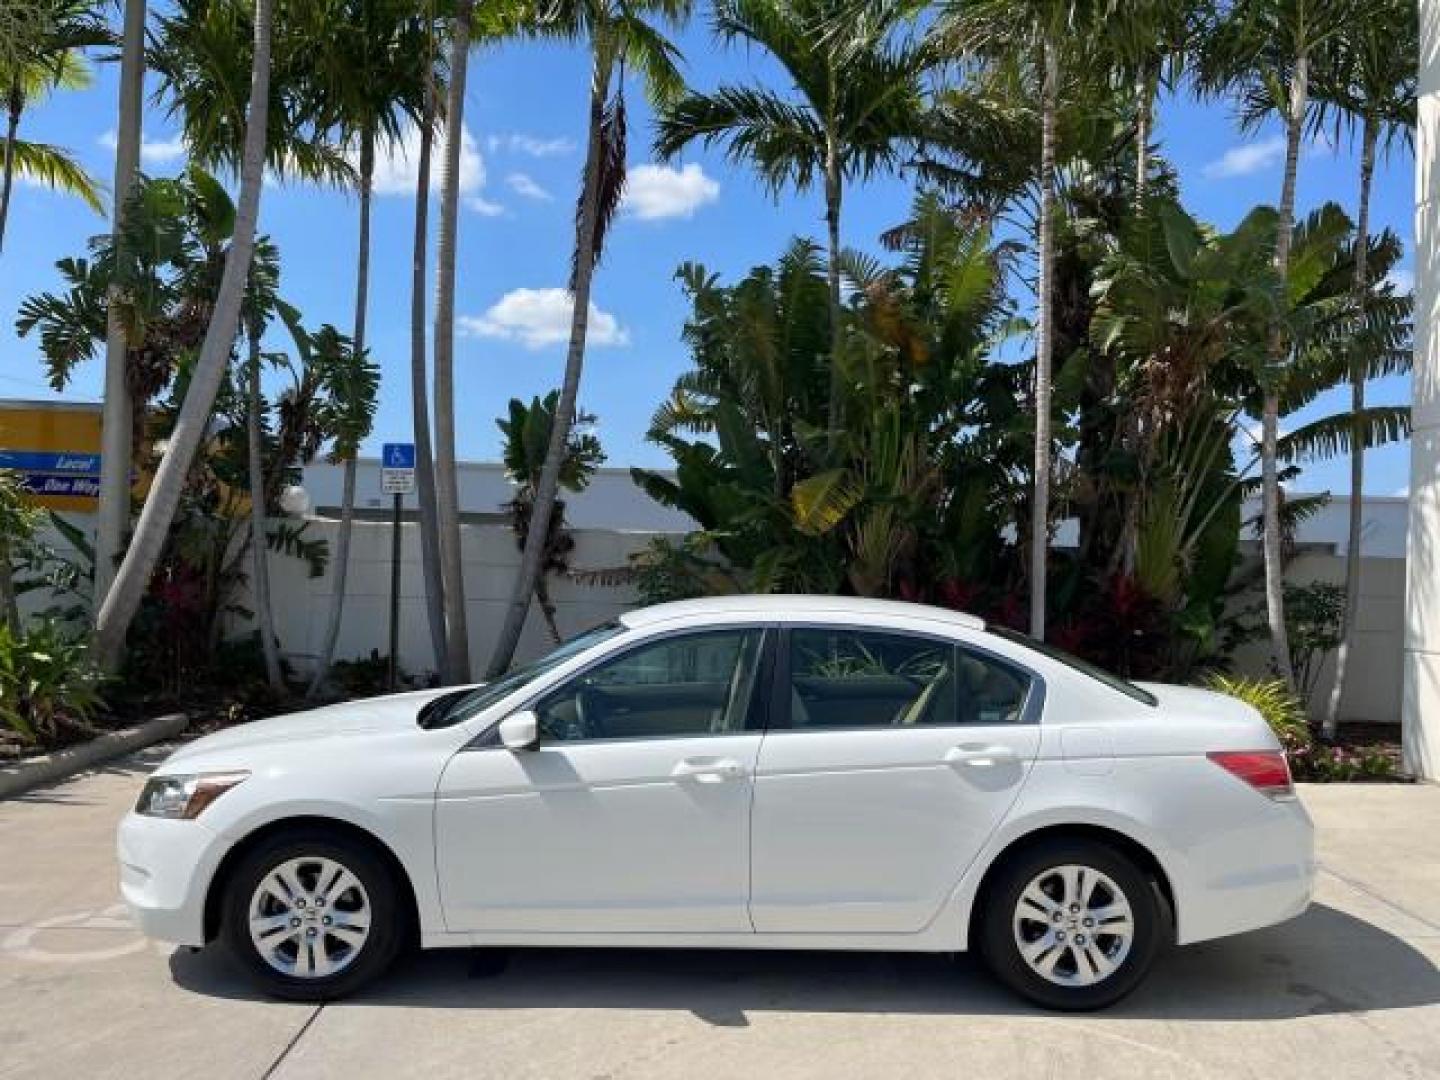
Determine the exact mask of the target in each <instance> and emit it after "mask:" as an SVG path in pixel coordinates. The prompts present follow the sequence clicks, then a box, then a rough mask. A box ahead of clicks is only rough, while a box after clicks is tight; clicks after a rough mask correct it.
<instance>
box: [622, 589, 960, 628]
mask: <svg viewBox="0 0 1440 1080" xmlns="http://www.w3.org/2000/svg"><path fill="white" fill-rule="evenodd" d="M732 616H733V617H735V618H742V619H783V620H787V621H804V620H805V619H810V618H823V619H824V620H825V621H827V622H830V621H844V620H846V619H855V620H856V621H857V622H861V623H863V622H865V621H866V620H868V619H874V618H880V617H888V618H900V619H923V620H924V621H926V622H932V623H943V624H945V625H948V626H955V627H961V628H963V629H966V630H984V629H985V620H983V619H980V618H977V617H975V616H974V615H968V614H966V613H965V612H963V611H951V610H949V609H948V608H939V607H931V606H930V605H928V604H908V603H904V602H903V601H899V600H872V599H869V598H867V597H862V596H807V595H783V594H775V593H747V594H741V595H736V596H707V597H702V598H700V599H696V600H676V601H673V602H671V603H668V604H656V605H654V606H653V607H645V608H637V609H636V610H634V611H627V612H625V613H624V614H623V615H621V616H620V622H621V623H622V624H624V625H625V626H627V627H629V628H630V629H632V630H634V629H639V628H640V627H644V626H653V625H655V624H656V623H662V622H673V621H676V620H683V619H690V618H702V619H715V618H727V617H732Z"/></svg>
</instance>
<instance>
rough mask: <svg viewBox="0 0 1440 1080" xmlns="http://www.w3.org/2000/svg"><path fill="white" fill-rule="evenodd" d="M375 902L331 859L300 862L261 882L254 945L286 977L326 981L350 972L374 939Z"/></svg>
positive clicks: (252, 921)
mask: <svg viewBox="0 0 1440 1080" xmlns="http://www.w3.org/2000/svg"><path fill="white" fill-rule="evenodd" d="M371 919H372V912H371V907H370V897H369V896H368V895H367V893H366V892H365V886H363V885H362V884H361V883H360V879H359V878H358V877H356V875H355V874H354V873H352V872H351V871H350V870H349V869H348V868H347V867H345V866H344V865H342V864H341V863H339V862H337V861H336V860H334V859H331V858H322V857H314V858H305V857H301V858H295V859H288V860H286V861H285V862H282V863H280V864H279V865H277V866H276V867H274V869H272V870H271V871H270V872H269V873H267V874H265V876H264V877H262V878H261V879H260V883H259V884H258V885H257V886H256V887H255V891H254V892H253V893H252V894H251V897H250V905H249V928H250V940H251V942H253V943H254V946H255V951H256V952H257V953H258V954H259V955H260V957H261V958H262V959H263V960H264V961H265V962H266V963H267V964H269V965H270V967H272V968H274V969H275V970H276V971H278V972H280V973H281V974H283V975H289V976H292V977H295V978H301V979H321V978H326V977H329V976H332V975H335V974H338V973H339V972H341V971H344V970H345V969H346V968H347V967H349V966H350V965H351V964H352V963H353V962H354V961H355V959H356V958H357V957H358V956H359V955H360V953H361V951H362V950H363V949H364V948H365V943H366V941H367V940H368V939H369V937H370V924H371Z"/></svg>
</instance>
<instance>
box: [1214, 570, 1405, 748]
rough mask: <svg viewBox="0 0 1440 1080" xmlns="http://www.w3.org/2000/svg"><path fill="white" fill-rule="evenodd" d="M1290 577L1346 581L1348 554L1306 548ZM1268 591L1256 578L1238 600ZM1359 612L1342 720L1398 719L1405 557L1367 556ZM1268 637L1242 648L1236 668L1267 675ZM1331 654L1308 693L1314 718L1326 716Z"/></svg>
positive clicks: (1254, 599)
mask: <svg viewBox="0 0 1440 1080" xmlns="http://www.w3.org/2000/svg"><path fill="white" fill-rule="evenodd" d="M1285 577H1286V580H1288V581H1290V582H1292V583H1293V584H1296V585H1307V584H1309V583H1310V582H1312V581H1329V582H1333V583H1335V584H1337V585H1343V584H1344V582H1345V559H1344V558H1343V557H1341V556H1339V555H1332V554H1329V553H1326V552H1314V551H1305V552H1301V553H1300V554H1299V555H1297V556H1296V557H1295V559H1294V561H1292V562H1291V563H1290V565H1289V567H1288V568H1287V569H1286V574H1285ZM1263 598H1264V594H1263V593H1262V592H1261V588H1260V585H1259V583H1258V582H1257V584H1256V587H1255V589H1254V590H1253V592H1252V593H1251V594H1250V595H1248V596H1245V597H1243V598H1242V599H1240V600H1238V601H1237V603H1238V604H1240V605H1244V604H1258V603H1260V602H1262V601H1263ZM1359 610H1360V617H1359V622H1358V623H1357V625H1356V638H1355V652H1354V655H1353V657H1352V659H1351V662H1350V674H1349V675H1348V676H1347V678H1346V680H1345V683H1346V688H1345V699H1344V701H1342V702H1341V705H1340V719H1341V720H1342V721H1348V720H1364V721H1367V722H1370V723H1397V722H1399V719H1400V700H1401V669H1402V666H1403V664H1402V657H1403V653H1402V644H1403V642H1404V632H1405V560H1404V559H1385V558H1368V557H1367V558H1365V559H1364V560H1362V565H1361V569H1360V609H1359ZM1269 658H1270V648H1269V643H1268V639H1267V640H1265V641H1259V642H1254V643H1252V644H1250V645H1247V646H1245V647H1243V648H1241V649H1240V650H1239V651H1238V652H1237V653H1236V656H1235V668H1236V670H1238V671H1241V672H1244V673H1246V674H1249V675H1254V676H1258V677H1264V676H1266V675H1267V673H1268V669H1269ZM1334 664H1335V658H1334V656H1333V655H1332V656H1331V657H1330V659H1329V660H1328V661H1327V662H1326V664H1325V666H1324V668H1323V669H1322V670H1321V672H1320V677H1319V678H1318V679H1317V680H1316V683H1315V687H1314V689H1313V690H1312V691H1311V695H1310V702H1309V704H1310V717H1311V719H1312V720H1315V721H1317V722H1318V721H1320V720H1321V719H1322V718H1323V714H1324V710H1325V702H1326V700H1327V699H1328V697H1329V694H1330V685H1331V680H1332V679H1333V678H1334Z"/></svg>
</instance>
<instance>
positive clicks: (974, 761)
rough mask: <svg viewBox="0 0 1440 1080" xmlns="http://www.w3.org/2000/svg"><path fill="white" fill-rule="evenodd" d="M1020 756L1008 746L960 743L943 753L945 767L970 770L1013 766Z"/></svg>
mask: <svg viewBox="0 0 1440 1080" xmlns="http://www.w3.org/2000/svg"><path fill="white" fill-rule="evenodd" d="M1019 760H1020V755H1019V754H1017V753H1016V752H1015V749H1014V748H1013V747H1009V746H999V745H994V746H987V745H984V744H982V743H961V744H960V745H959V746H952V747H951V748H950V749H949V750H947V751H946V752H945V763H946V764H947V765H964V766H966V767H968V768H971V769H989V768H993V767H995V766H996V765H1013V764H1015V763H1016V762H1017V761H1019Z"/></svg>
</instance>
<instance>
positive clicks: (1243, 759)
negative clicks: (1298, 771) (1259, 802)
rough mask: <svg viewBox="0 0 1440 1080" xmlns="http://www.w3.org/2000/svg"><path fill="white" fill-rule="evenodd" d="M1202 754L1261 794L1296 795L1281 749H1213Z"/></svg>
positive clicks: (1290, 796)
mask: <svg viewBox="0 0 1440 1080" xmlns="http://www.w3.org/2000/svg"><path fill="white" fill-rule="evenodd" d="M1205 756H1206V757H1208V758H1209V759H1210V760H1211V761H1213V762H1214V763H1215V764H1216V765H1219V766H1220V767H1221V768H1222V769H1224V770H1225V771H1226V772H1228V773H1229V774H1230V775H1231V776H1238V777H1239V778H1240V779H1241V780H1244V781H1245V783H1247V784H1249V785H1250V786H1251V787H1253V788H1254V789H1255V790H1256V791H1258V792H1260V794H1262V795H1267V796H1269V797H1270V798H1272V799H1293V798H1294V797H1295V785H1294V784H1293V783H1292V782H1291V780H1290V765H1289V763H1288V762H1286V760H1285V752H1284V751H1283V750H1214V751H1212V752H1210V753H1209V754H1206V755H1205Z"/></svg>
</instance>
